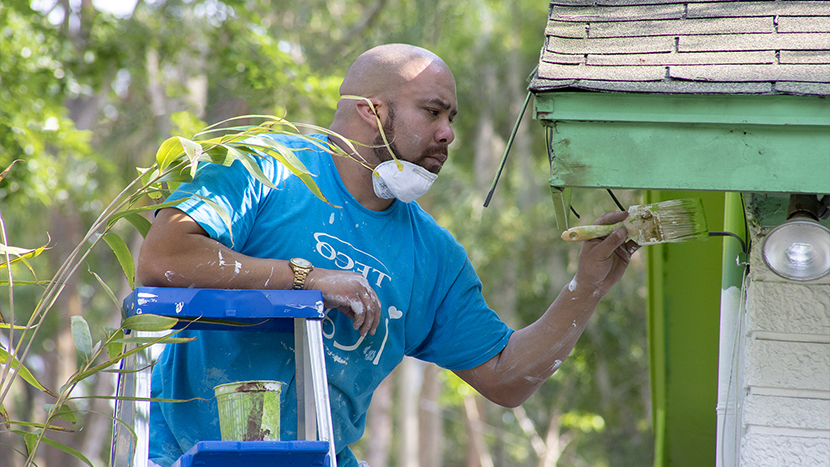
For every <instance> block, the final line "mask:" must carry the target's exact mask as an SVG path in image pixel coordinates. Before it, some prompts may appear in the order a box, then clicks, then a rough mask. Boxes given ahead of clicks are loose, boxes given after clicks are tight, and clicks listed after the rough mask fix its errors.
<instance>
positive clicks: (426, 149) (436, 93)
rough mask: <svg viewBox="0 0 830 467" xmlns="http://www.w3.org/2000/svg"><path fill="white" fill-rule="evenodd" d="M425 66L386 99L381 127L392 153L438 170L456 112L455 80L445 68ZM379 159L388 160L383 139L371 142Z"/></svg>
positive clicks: (444, 158)
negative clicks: (391, 96)
mask: <svg viewBox="0 0 830 467" xmlns="http://www.w3.org/2000/svg"><path fill="white" fill-rule="evenodd" d="M436 68H437V67H428V68H427V69H425V70H424V71H423V72H422V73H421V74H420V75H419V76H417V77H415V78H414V79H413V80H411V81H410V82H409V83H407V84H406V85H405V86H403V87H402V88H401V89H400V92H399V93H397V97H396V99H395V100H394V101H389V102H387V109H386V121H385V122H384V124H383V129H384V131H385V133H386V138H387V140H388V141H389V146H390V147H391V149H392V151H393V152H394V153H395V155H396V156H397V157H399V158H401V159H403V160H405V161H408V162H412V163H413V164H417V165H420V166H421V167H424V168H425V169H427V170H429V171H430V172H432V173H436V174H437V173H438V172H439V171H440V170H441V167H442V166H443V165H444V162H445V161H446V160H447V148H448V146H449V145H450V143H452V141H453V139H455V133H454V132H453V130H452V127H451V126H450V125H451V123H452V120H453V118H454V117H455V114H456V97H455V82H454V81H453V79H452V75H451V74H449V71H445V70H443V69H436ZM373 145H374V146H375V148H374V153H375V156H376V157H377V158H378V160H379V161H380V162H384V161H388V160H390V159H392V156H391V155H390V154H389V150H388V149H387V148H386V147H385V144H384V142H383V138H382V137H381V136H380V135H378V136H377V138H375V141H374V142H373Z"/></svg>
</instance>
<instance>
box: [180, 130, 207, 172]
mask: <svg viewBox="0 0 830 467" xmlns="http://www.w3.org/2000/svg"><path fill="white" fill-rule="evenodd" d="M177 138H179V141H181V143H182V147H183V148H184V152H185V154H187V159H188V160H189V161H190V176H191V177H193V176H195V175H196V168H197V167H198V166H199V158H200V157H202V145H201V144H199V143H197V142H195V141H191V140H189V139H187V138H182V137H181V136H178V137H177Z"/></svg>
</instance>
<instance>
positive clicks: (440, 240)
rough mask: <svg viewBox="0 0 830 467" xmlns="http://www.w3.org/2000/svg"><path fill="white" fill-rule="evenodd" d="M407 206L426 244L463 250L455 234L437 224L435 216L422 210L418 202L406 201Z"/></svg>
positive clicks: (442, 248) (438, 247) (443, 248)
mask: <svg viewBox="0 0 830 467" xmlns="http://www.w3.org/2000/svg"><path fill="white" fill-rule="evenodd" d="M407 208H408V209H409V212H410V216H411V218H412V221H413V223H414V224H415V225H416V226H417V228H418V230H419V231H422V232H423V233H422V236H423V237H425V238H424V241H425V243H426V244H427V245H432V246H433V247H434V248H435V249H441V250H446V249H452V250H456V249H460V250H461V251H463V250H464V247H463V246H461V244H460V243H458V240H456V239H455V236H453V234H452V233H451V232H450V231H449V230H447V228H445V227H444V226H442V225H441V224H439V223H438V221H436V220H435V218H434V217H432V215H431V214H430V213H428V212H427V211H426V210H424V208H422V207H421V206H420V205H419V204H418V203H416V202H412V203H408V205H407ZM424 234H426V235H424ZM465 255H466V253H465Z"/></svg>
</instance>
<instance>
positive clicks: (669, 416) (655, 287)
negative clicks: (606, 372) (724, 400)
mask: <svg viewBox="0 0 830 467" xmlns="http://www.w3.org/2000/svg"><path fill="white" fill-rule="evenodd" d="M685 196H699V197H701V198H702V199H703V205H704V209H705V212H706V218H707V223H708V224H709V229H710V230H713V231H714V230H722V229H723V226H724V209H725V194H724V193H719V192H694V193H689V192H678V191H647V192H646V202H647V203H651V202H657V201H663V200H667V199H675V198H680V197H685ZM645 253H646V280H647V285H648V300H647V303H648V323H649V324H648V339H649V362H650V366H649V370H650V380H651V385H652V386H651V394H652V410H653V414H654V415H653V417H654V419H653V422H654V433H655V466H656V467H686V466H688V467H697V466H701V465H715V453H716V433H717V413H716V411H715V408H716V406H717V383H718V374H717V372H718V343H719V342H718V338H719V326H720V299H721V269H722V257H723V241H722V240H721V239H720V238H717V239H709V240H706V241H694V242H687V243H676V244H662V245H651V246H648V247H646V248H645Z"/></svg>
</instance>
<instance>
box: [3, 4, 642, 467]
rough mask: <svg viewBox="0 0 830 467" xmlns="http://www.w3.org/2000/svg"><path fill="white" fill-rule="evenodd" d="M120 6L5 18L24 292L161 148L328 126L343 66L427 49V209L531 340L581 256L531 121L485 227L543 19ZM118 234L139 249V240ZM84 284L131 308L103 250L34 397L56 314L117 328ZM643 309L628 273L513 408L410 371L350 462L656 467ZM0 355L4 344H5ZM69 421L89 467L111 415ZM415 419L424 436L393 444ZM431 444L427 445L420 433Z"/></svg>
mask: <svg viewBox="0 0 830 467" xmlns="http://www.w3.org/2000/svg"><path fill="white" fill-rule="evenodd" d="M120 3H121V2H116V1H112V0H100V1H93V0H34V1H31V2H30V1H28V0H4V1H3V2H2V3H1V4H0V170H2V169H5V168H6V167H8V166H9V165H11V164H12V162H13V161H18V162H17V163H16V164H15V165H14V166H13V168H12V170H11V171H10V173H9V175H7V176H6V178H5V179H3V180H2V181H0V216H2V219H3V221H4V227H5V235H6V237H7V240H6V239H3V240H5V243H7V244H10V245H15V246H21V247H28V248H35V247H38V246H41V245H44V244H47V243H48V244H50V246H51V249H50V250H49V251H48V252H47V253H46V254H44V255H43V256H42V257H40V258H38V259H37V260H36V261H32V267H33V271H30V270H28V269H27V268H25V267H23V266H16V267H15V268H14V269H13V271H14V274H15V278H16V279H17V280H34V279H35V277H33V274H32V272H34V274H35V275H36V276H37V277H39V278H48V277H51V276H52V274H54V271H55V270H56V268H57V265H59V264H60V263H61V261H62V259H63V258H65V257H66V255H68V252H69V251H71V248H72V247H74V245H75V244H77V242H78V241H80V239H81V236H82V235H83V233H84V232H85V231H86V229H87V228H88V226H89V225H90V224H91V222H92V220H93V219H94V218H95V217H96V216H97V214H98V213H99V212H100V210H101V209H102V207H103V206H104V205H106V204H107V203H108V202H109V200H110V199H112V198H113V196H115V194H117V193H118V192H119V191H120V190H121V189H122V188H123V187H124V186H125V185H126V183H127V182H128V181H129V180H131V179H133V178H134V177H135V176H136V174H137V172H136V170H135V169H136V167H147V166H149V165H150V164H151V163H152V159H153V155H154V154H155V151H156V149H157V148H158V146H159V144H160V143H161V142H162V141H164V140H165V139H166V138H167V137H169V136H170V135H171V134H175V135H183V136H187V137H189V136H192V135H193V133H195V131H197V130H198V129H200V128H201V127H203V126H204V125H205V124H206V123H207V124H210V123H214V122H217V121H220V120H223V119H225V118H228V117H231V116H235V115H242V114H276V115H281V116H282V115H287V116H288V118H289V119H290V120H292V121H299V122H307V123H316V124H319V125H322V126H328V124H329V123H330V120H331V116H332V111H333V108H334V105H335V103H336V99H337V95H338V94H337V87H338V86H339V83H340V80H341V79H342V76H343V75H344V74H345V71H346V68H347V67H348V65H349V64H350V63H351V61H352V60H353V59H354V58H355V57H356V56H357V55H358V54H359V53H360V52H362V51H364V50H366V49H368V48H370V47H372V46H374V45H377V44H381V43H387V42H406V43H412V44H416V45H420V46H423V47H426V48H428V49H430V50H433V51H434V52H436V53H437V54H439V55H440V56H442V57H443V58H444V59H445V61H446V62H447V63H448V64H449V65H450V67H451V68H452V69H453V72H454V73H455V77H456V82H457V86H458V98H459V107H460V108H459V112H460V113H459V115H458V118H457V119H456V123H455V127H454V129H455V131H456V142H455V143H454V144H453V145H452V147H451V158H450V161H449V162H448V163H447V165H446V166H445V168H444V170H443V171H442V175H441V177H440V178H439V180H438V181H437V182H436V184H435V186H434V188H433V190H432V191H431V192H430V193H429V194H428V195H427V197H425V198H424V199H423V202H422V203H421V204H422V205H423V206H424V207H425V208H427V209H428V210H429V211H430V212H431V213H432V214H433V216H435V217H436V219H437V220H438V221H439V223H441V224H442V225H444V226H446V227H447V228H448V229H450V230H451V231H452V232H453V233H454V235H456V237H457V238H458V239H459V241H460V242H461V243H462V244H463V245H464V246H465V248H466V249H467V251H468V254H469V255H470V258H471V260H472V261H473V263H474V265H475V266H476V268H477V270H478V271H479V274H480V275H481V279H482V282H483V284H484V291H485V296H486V298H487V299H488V302H489V303H490V304H491V306H492V307H493V308H494V309H496V310H497V311H499V313H500V314H501V315H502V317H503V318H504V319H505V320H506V321H507V322H508V323H509V324H510V325H512V326H514V327H521V326H524V325H526V324H527V323H529V322H531V321H533V320H534V319H536V318H537V317H538V316H539V315H540V314H541V313H542V312H543V311H544V309H545V308H546V307H547V306H548V304H549V303H550V301H551V300H552V299H553V298H554V297H555V295H556V294H557V293H558V292H559V290H560V289H561V288H562V286H564V285H565V284H567V282H568V281H569V280H570V277H572V275H573V273H574V267H575V264H576V262H575V259H576V254H577V251H578V247H576V246H575V245H572V244H565V243H564V242H561V241H560V240H559V239H558V232H557V231H556V230H555V222H554V219H553V213H552V209H551V205H550V199H549V195H548V193H547V174H548V170H549V167H548V161H547V155H546V151H545V146H544V132H543V129H542V127H541V125H539V123H538V122H535V121H532V120H531V119H530V118H528V117H527V116H526V117H525V121H524V122H523V123H522V125H521V126H520V127H519V132H518V134H517V136H516V139H515V143H514V146H513V148H512V150H511V153H510V157H509V159H508V164H507V169H506V171H505V173H504V175H503V177H502V179H501V181H500V182H499V186H498V188H497V191H496V194H495V197H494V199H493V201H492V203H491V205H490V207H488V208H483V207H482V204H483V201H484V197H485V195H486V193H487V190H488V188H489V186H490V183H491V181H492V179H493V176H494V174H495V173H496V167H497V164H498V161H499V159H500V158H501V156H502V153H503V150H504V147H505V144H506V141H507V139H508V137H509V135H510V132H511V130H512V128H513V125H514V123H515V121H516V118H517V116H518V115H519V112H520V110H521V109H520V107H521V104H522V102H523V101H524V97H525V94H526V84H527V83H526V81H525V79H526V78H527V76H528V75H529V74H530V73H531V72H532V70H533V68H534V67H535V64H536V61H537V60H538V57H539V50H540V48H541V47H542V45H543V39H544V34H543V31H544V27H545V22H546V18H547V9H548V5H547V3H546V2H544V1H540V0H508V1H494V0H479V1H477V2H473V1H468V0H454V1H450V0H418V1H416V0H374V1H371V2H365V1H355V0H307V1H302V2H288V1H283V0H274V1H269V0H223V1H219V0H138V1H137V2H135V1H133V2H130V1H127V0H125V1H124V2H123V3H125V4H127V6H128V7H129V6H131V3H136V4H135V7H134V8H126V9H125V10H123V11H122V12H120V13H112V11H113V10H114V9H115V6H116V5H119V4H120ZM105 5H109V7H108V8H104V6H105ZM529 113H530V112H528V114H529ZM617 195H618V196H619V197H620V198H621V200H622V202H623V204H624V205H628V204H635V203H637V202H638V201H639V199H638V194H637V193H617ZM575 204H576V208H577V210H579V211H580V214H581V215H582V216H583V221H585V222H591V221H592V220H593V219H594V218H595V217H596V216H597V215H599V214H601V213H602V212H606V211H610V210H615V209H616V208H615V206H614V204H613V202H612V201H611V200H610V198H609V197H608V196H607V195H606V194H604V193H595V192H591V191H585V192H580V193H577V194H576V201H575ZM119 233H121V234H122V235H123V236H124V238H125V239H132V243H131V244H130V246H131V248H132V249H133V250H134V252H135V251H137V248H138V246H139V245H140V239H141V237H140V236H138V235H137V234H134V233H132V232H130V231H129V230H127V229H125V230H121V231H119ZM44 258H46V259H44ZM87 268H88V269H89V270H92V271H95V272H96V273H98V274H99V275H100V276H101V277H103V278H105V279H106V280H107V282H108V284H109V286H110V287H111V288H112V289H113V290H116V291H117V294H118V295H119V298H120V297H123V296H125V295H126V292H127V290H128V289H129V287H128V286H127V284H126V281H125V280H123V279H119V277H121V276H122V275H121V274H120V272H119V271H120V268H119V266H118V262H117V260H116V258H115V257H114V255H113V254H112V252H110V251H109V250H107V249H106V248H101V249H98V250H96V252H95V254H93V255H91V256H90V257H89V258H88V259H87V260H86V264H85V265H84V267H82V268H81V272H79V273H78V274H76V275H75V276H73V278H72V279H71V280H70V281H68V283H67V288H66V293H65V294H64V295H63V296H62V298H61V300H60V301H59V302H58V303H57V304H56V306H55V308H54V312H53V313H51V314H50V316H49V318H48V320H47V322H46V323H45V324H44V325H43V327H42V329H40V330H39V332H38V334H37V336H36V338H35V342H34V344H33V350H32V354H30V356H29V358H28V359H27V361H26V364H27V366H29V368H31V369H32V370H33V371H35V372H36V374H37V376H38V377H39V378H40V379H41V381H43V382H44V384H45V385H46V386H47V387H51V388H57V387H59V386H60V385H61V384H63V382H65V381H66V380H67V377H68V375H70V374H71V373H72V371H75V369H76V368H77V366H78V364H79V362H80V360H79V358H80V357H78V355H77V353H76V351H75V348H74V345H73V343H72V337H71V331H70V328H71V325H70V321H71V316H73V315H83V316H84V317H85V318H86V319H87V320H88V321H89V322H90V323H91V326H90V327H91V330H92V333H93V339H94V340H99V339H101V338H102V337H103V336H102V331H101V329H102V326H103V325H108V326H111V327H118V323H119V321H120V313H119V312H118V310H116V309H114V307H113V306H112V303H111V301H110V300H109V299H108V298H107V297H106V295H105V294H104V293H103V290H101V287H100V285H99V284H98V283H97V280H96V279H95V278H94V277H93V276H92V275H91V274H89V273H87V272H86V271H87ZM41 291H42V288H41V286H37V285H26V284H21V285H18V286H15V287H14V289H13V296H10V293H9V289H8V288H7V287H4V288H3V289H2V290H1V291H0V298H2V299H1V300H0V314H2V316H3V317H4V319H5V320H6V321H7V322H8V321H9V320H10V319H11V312H12V309H11V308H12V306H13V307H14V312H15V318H14V319H15V322H25V320H26V319H27V317H28V316H27V313H30V312H31V310H33V309H34V308H35V305H36V301H37V299H38V297H39V296H40V293H41ZM644 295H645V292H644V280H643V272H642V265H641V264H640V263H639V260H638V259H637V258H635V261H634V264H633V267H632V268H631V270H630V271H629V272H628V273H627V275H626V277H625V278H624V280H623V282H621V283H620V284H619V285H618V286H617V287H615V288H614V290H612V292H611V293H610V294H609V296H608V297H607V298H606V299H605V300H604V301H603V302H602V303H601V304H600V306H599V308H598V310H597V313H596V314H595V317H594V318H593V319H592V321H591V323H590V325H589V327H588V329H587V330H586V332H585V334H584V335H583V337H582V339H580V342H579V344H578V345H577V347H576V349H575V350H574V352H573V354H572V355H571V357H570V358H569V359H568V361H567V362H566V363H565V365H563V367H562V368H561V369H560V370H559V371H558V372H557V373H556V374H555V375H554V377H553V378H551V380H550V381H549V382H547V383H546V384H545V385H544V386H543V387H542V388H541V389H540V390H539V391H538V392H537V394H535V395H534V396H533V397H532V398H531V399H530V400H529V401H528V402H527V403H525V404H524V405H523V407H522V408H521V409H519V410H508V409H504V408H500V407H497V406H494V405H492V404H490V403H487V402H485V401H483V400H481V399H480V398H479V397H477V396H475V395H474V394H473V393H472V391H471V390H470V389H469V387H467V386H466V385H465V384H464V383H461V382H460V381H458V380H457V378H455V377H454V376H453V375H452V374H451V373H446V372H439V371H436V370H434V369H431V368H424V367H423V365H419V364H417V363H414V362H407V363H406V364H405V365H403V367H402V369H401V371H399V372H396V373H395V374H394V377H393V378H390V381H389V382H388V384H386V385H384V387H382V390H381V392H379V394H378V396H377V397H376V401H375V402H376V403H375V404H374V405H373V408H372V414H371V416H370V420H369V428H368V430H367V435H366V436H365V437H364V440H363V441H361V443H359V444H358V445H356V446H355V450H356V451H357V452H358V453H359V454H361V455H362V456H365V457H366V458H367V459H369V460H370V463H371V464H372V465H373V467H383V466H384V465H395V466H410V465H422V466H432V465H445V466H462V465H465V466H472V465H482V466H487V465H499V466H506V465H515V466H518V465H522V466H523V465H528V466H530V465H560V466H564V465H569V466H570V465H573V466H582V465H592V466H602V465H609V466H611V465H613V466H621V465H631V466H641V465H646V464H650V463H651V456H652V435H651V426H650V420H651V416H650V414H649V407H650V402H649V393H648V372H647V363H646V362H647V356H646V355H645V352H646V348H647V346H646V336H645V329H646V328H645V301H644ZM96 333H97V334H96ZM2 339H4V340H3V341H2V342H3V343H7V342H8V335H7V333H4V334H3V337H2ZM412 368H414V370H412ZM413 375H414V376H413ZM413 388H414V389H413ZM76 390H77V391H81V392H87V393H98V394H108V393H111V392H112V380H111V379H110V378H107V377H103V376H101V377H96V378H90V379H89V380H87V381H85V382H84V383H83V384H82V385H81V386H79V387H78V388H77V389H76ZM413 394H414V395H413ZM9 398H10V399H9V400H13V402H14V403H13V404H9V403H7V404H6V405H7V407H6V408H7V409H8V410H9V411H10V412H11V415H13V416H14V417H13V418H16V419H31V420H37V419H42V418H43V417H44V414H45V412H44V409H43V405H44V404H48V403H54V400H50V397H49V396H46V395H44V394H42V393H40V392H39V391H37V390H34V389H33V388H31V387H29V386H28V385H24V384H18V383H16V384H15V387H13V388H12V390H11V392H10V393H9ZM78 409H79V410H80V411H81V413H84V414H85V415H84V416H82V417H81V419H79V420H78V422H77V423H75V424H74V425H73V426H72V428H73V429H74V430H79V431H76V432H75V433H70V434H60V435H57V437H56V439H58V440H59V441H60V442H63V443H66V444H67V445H71V446H74V448H75V449H77V450H78V451H79V452H82V453H84V455H85V456H87V457H88V458H89V459H91V460H93V461H94V463H95V465H104V464H105V459H107V454H108V451H109V445H108V436H109V429H110V428H111V425H110V420H109V419H108V418H106V417H103V416H96V415H95V412H96V411H99V412H104V413H106V412H108V411H110V410H111V409H110V407H109V405H108V403H106V402H101V401H97V402H89V405H87V406H81V407H78ZM412 417H416V418H418V419H419V420H420V426H421V427H422V428H421V430H416V431H414V432H413V431H412V429H411V428H407V427H411V424H407V420H408V419H411V418H412ZM436 420H437V422H436ZM436 423H437V425H435V424H436ZM416 425H417V424H416ZM430 426H438V427H439V428H440V429H439V430H432V432H431V433H430V430H427V429H425V428H424V427H430ZM81 427H83V429H81ZM383 427H387V428H388V427H394V428H393V429H384V428H383ZM419 431H420V433H419ZM436 432H437V435H438V437H437V438H436V437H435V436H436ZM392 433H394V434H392ZM413 437H414V438H415V439H416V440H417V439H420V440H421V441H420V442H421V444H423V445H424V446H431V447H432V448H433V449H435V448H440V449H436V450H437V451H438V453H439V456H440V458H439V459H438V460H436V459H429V458H425V457H424V455H422V454H420V452H421V451H423V449H420V450H418V449H417V444H416V445H415V448H413V447H412V438H413ZM0 443H2V444H0V459H3V465H10V466H14V465H16V464H14V463H7V462H18V460H17V459H18V458H20V459H22V457H21V456H19V455H18V454H16V453H14V452H13V450H15V449H16V450H19V451H25V447H24V445H23V442H22V439H20V438H19V437H17V436H13V435H12V434H9V433H2V434H0ZM413 449H414V451H413ZM39 456H40V457H39V465H44V466H59V465H60V466H71V465H76V462H77V461H76V460H75V459H73V458H68V457H66V454H65V453H63V452H62V451H59V450H56V449H51V448H50V447H45V448H43V450H42V453H40V454H39ZM7 459H8V460H9V461H7ZM77 465H80V464H77Z"/></svg>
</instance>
